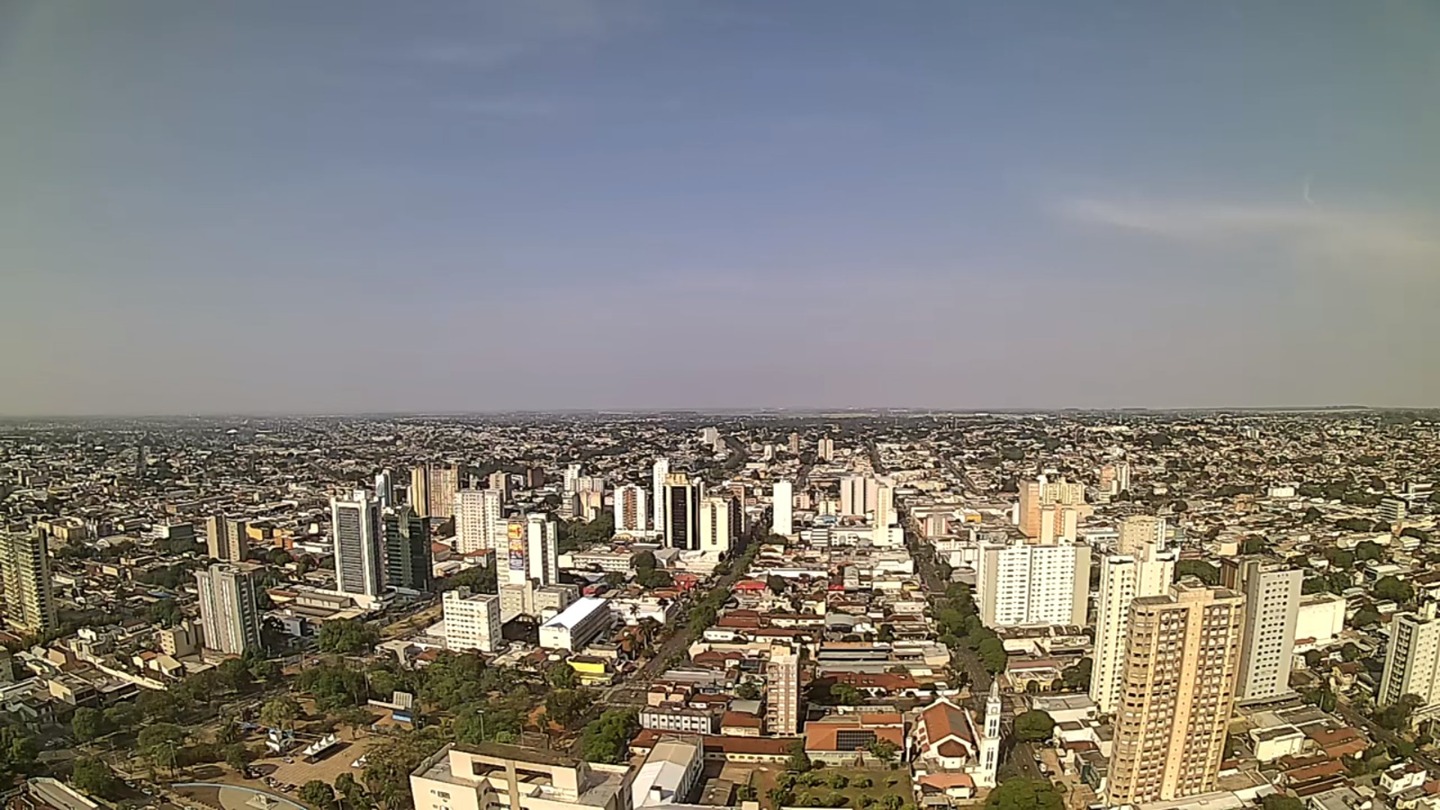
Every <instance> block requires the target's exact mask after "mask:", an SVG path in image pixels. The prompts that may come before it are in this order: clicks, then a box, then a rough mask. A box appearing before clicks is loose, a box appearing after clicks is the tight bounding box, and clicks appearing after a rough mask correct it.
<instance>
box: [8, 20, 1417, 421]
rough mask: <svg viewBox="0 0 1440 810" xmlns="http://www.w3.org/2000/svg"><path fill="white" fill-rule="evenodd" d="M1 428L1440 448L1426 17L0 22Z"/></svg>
mask: <svg viewBox="0 0 1440 810" xmlns="http://www.w3.org/2000/svg"><path fill="white" fill-rule="evenodd" d="M0 110H4V111H5V112H4V115H3V116H0V177H3V178H4V182H3V183H0V340H3V341H4V345H5V346H6V347H7V349H6V351H4V352H3V353H0V379H3V380H5V381H6V382H5V384H4V385H3V386H0V413H12V414H36V413H42V414H43V413H82V414H83V413H195V412H226V413H237V412H262V411H263V412H288V411H306V412H315V411H319V412H347V411H376V410H490V409H511V408H636V407H642V408H643V407H657V408H660V407H745V406H791V407H804V406H827V407H841V406H854V407H870V406H922V407H923V406H929V407H959V408H999V407H1070V406H1074V407H1108V406H1154V407H1176V406H1196V407H1199V406H1226V405H1288V404H1336V403H1368V404H1376V405H1425V406H1440V360H1437V359H1436V355H1435V354H1434V352H1433V350H1432V348H1431V347H1432V345H1433V343H1434V338H1433V337H1432V334H1431V333H1432V331H1433V329H1432V327H1431V325H1430V321H1431V320H1432V319H1433V317H1434V315H1433V313H1434V312H1436V307H1437V305H1440V278H1437V275H1440V5H1436V4H1434V3H1430V2H1418V1H1417V2H1373V3H1356V2H1350V0H1297V1H1296V2H1264V3H1255V2H1206V3H1182V2H1154V1H1153V0H1149V1H1146V0H1137V2H1098V1H1097V2H1085V3H1075V2H1058V1H1057V2H1048V3H1047V2H1009V3H968V2H958V1H957V2H949V1H948V0H947V1H946V2H939V1H938V0H937V2H885V3H879V2H850V0H815V2H805V1H802V0H793V1H791V2H760V1H759V0H757V1H756V2H729V1H727V0H706V1H705V2H700V1H699V0H653V2H652V1H650V0H526V1H525V2H518V0H517V2H504V3H491V2H466V3H448V2H427V3H423V4H411V3H393V2H354V1H353V0H347V1H346V2H309V3H294V2H288V0H276V1H275V2H266V1H264V0H250V1H248V2H215V3H194V2H188V0H173V1H171V0H134V1H133V2H127V3H92V2H70V0H33V1H32V0H18V2H17V1H16V0H11V2H9V3H5V4H0Z"/></svg>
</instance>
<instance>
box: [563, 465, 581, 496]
mask: <svg viewBox="0 0 1440 810" xmlns="http://www.w3.org/2000/svg"><path fill="white" fill-rule="evenodd" d="M582 469H583V468H582V467H581V466H580V465H579V464H571V465H569V466H567V467H566V468H565V491H566V492H579V491H580V477H581V470H582Z"/></svg>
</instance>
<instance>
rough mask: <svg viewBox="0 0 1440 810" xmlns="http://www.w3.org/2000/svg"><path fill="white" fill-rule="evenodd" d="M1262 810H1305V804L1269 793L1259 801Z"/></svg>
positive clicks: (1295, 799) (1290, 797) (1292, 798)
mask: <svg viewBox="0 0 1440 810" xmlns="http://www.w3.org/2000/svg"><path fill="white" fill-rule="evenodd" d="M1260 807H1261V808H1263V810H1305V803H1304V802H1302V801H1300V800H1299V799H1297V798H1295V797H1294V796H1284V795H1281V794H1279V793H1271V794H1270V795H1269V796H1266V797H1265V798H1264V799H1262V800H1261V801H1260Z"/></svg>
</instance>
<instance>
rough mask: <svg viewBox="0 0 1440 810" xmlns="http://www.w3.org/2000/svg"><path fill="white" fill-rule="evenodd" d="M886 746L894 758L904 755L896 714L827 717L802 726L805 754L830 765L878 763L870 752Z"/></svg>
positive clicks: (900, 721) (900, 720) (900, 724)
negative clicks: (891, 748) (888, 746)
mask: <svg viewBox="0 0 1440 810" xmlns="http://www.w3.org/2000/svg"><path fill="white" fill-rule="evenodd" d="M881 743H889V744H890V745H891V746H893V747H894V751H895V755H894V757H893V758H892V761H893V759H900V758H903V756H904V753H905V720H904V718H903V717H901V715H900V714H899V713H898V712H873V713H861V714H845V715H830V716H829V717H823V718H821V719H819V720H812V721H810V722H809V723H806V724H805V753H806V755H808V756H809V757H810V758H811V759H813V760H819V761H821V762H824V763H826V764H830V765H848V764H854V765H865V764H879V763H880V762H882V761H883V759H882V758H879V757H876V755H875V754H874V753H873V751H872V749H873V748H874V747H875V746H877V745H879V744H881Z"/></svg>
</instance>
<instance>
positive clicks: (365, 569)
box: [330, 489, 385, 607]
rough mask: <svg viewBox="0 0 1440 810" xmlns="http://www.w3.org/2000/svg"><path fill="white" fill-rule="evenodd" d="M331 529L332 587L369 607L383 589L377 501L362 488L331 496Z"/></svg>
mask: <svg viewBox="0 0 1440 810" xmlns="http://www.w3.org/2000/svg"><path fill="white" fill-rule="evenodd" d="M330 532H331V534H332V535H333V538H334V549H335V552H334V553H335V590H336V591H337V592H339V593H343V594H345V595H346V596H349V597H351V598H353V599H355V601H356V602H357V603H360V604H362V605H364V606H366V607H368V606H370V605H371V604H373V603H374V602H375V601H377V600H378V599H379V598H380V596H381V595H382V594H383V593H384V592H385V584H384V568H383V565H384V563H383V560H382V556H381V554H382V552H381V544H380V532H381V523H380V504H379V503H378V502H377V501H375V500H374V499H373V498H371V497H370V493H368V492H366V491H365V490H363V489H357V490H355V491H354V492H353V493H351V496H350V497H349V498H339V497H336V498H331V499H330Z"/></svg>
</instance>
